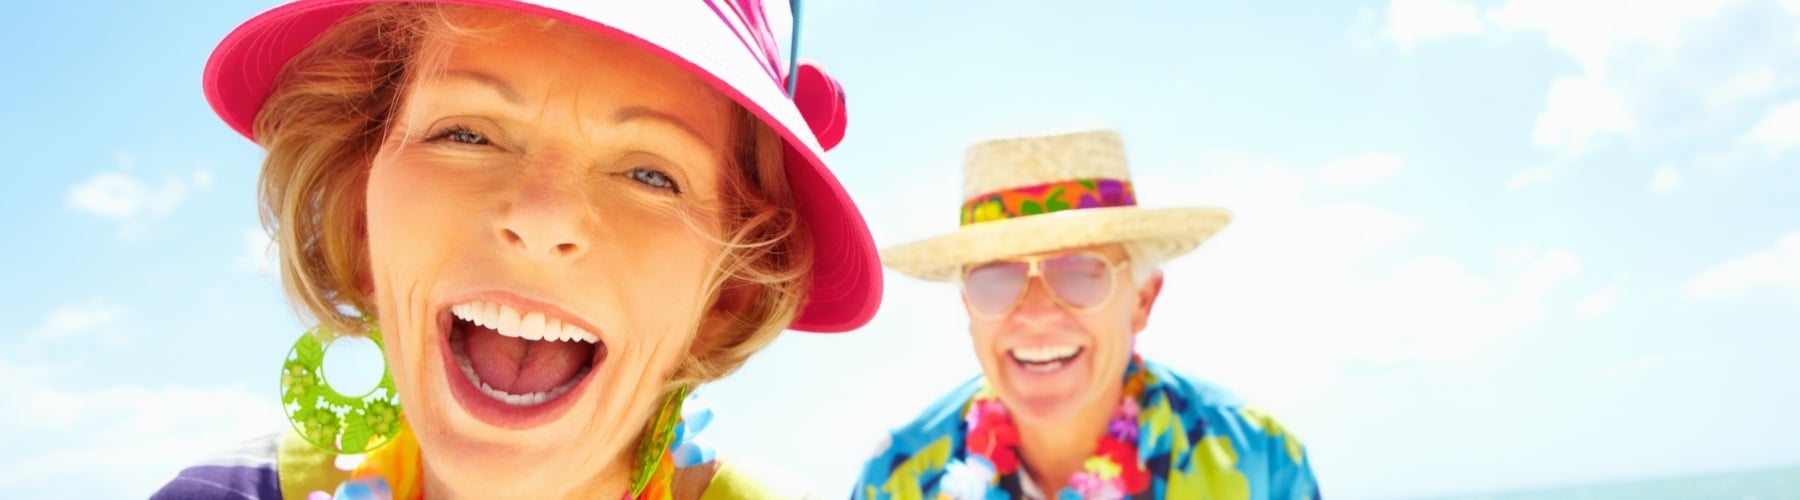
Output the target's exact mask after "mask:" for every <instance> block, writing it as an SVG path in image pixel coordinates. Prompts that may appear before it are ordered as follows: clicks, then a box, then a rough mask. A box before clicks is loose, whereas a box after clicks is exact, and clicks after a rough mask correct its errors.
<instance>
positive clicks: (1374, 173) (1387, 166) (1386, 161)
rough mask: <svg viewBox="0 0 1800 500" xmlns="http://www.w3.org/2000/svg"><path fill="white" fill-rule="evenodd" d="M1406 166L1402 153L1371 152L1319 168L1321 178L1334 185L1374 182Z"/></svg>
mask: <svg viewBox="0 0 1800 500" xmlns="http://www.w3.org/2000/svg"><path fill="white" fill-rule="evenodd" d="M1405 166H1406V160H1405V159H1404V158H1401V157H1400V155H1396V154H1390V153H1369V154H1366V155H1362V156H1358V157H1354V158H1348V159H1344V160H1338V161H1335V162H1331V163H1328V164H1326V165H1325V167H1324V168H1322V169H1320V170H1319V180H1320V181H1322V182H1324V183H1325V184H1326V185H1328V186H1333V187H1350V186H1361V185H1367V184H1374V183H1376V182H1379V181H1382V180H1385V179H1387V178H1389V177H1393V176H1394V174H1398V173H1400V169H1402V168H1404V167H1405Z"/></svg>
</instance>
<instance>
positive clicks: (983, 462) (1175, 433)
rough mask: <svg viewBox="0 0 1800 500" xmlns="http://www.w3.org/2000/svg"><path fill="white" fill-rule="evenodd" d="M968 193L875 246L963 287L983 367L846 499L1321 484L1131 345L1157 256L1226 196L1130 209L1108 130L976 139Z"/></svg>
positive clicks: (1141, 494)
mask: <svg viewBox="0 0 1800 500" xmlns="http://www.w3.org/2000/svg"><path fill="white" fill-rule="evenodd" d="M963 191H964V198H965V200H966V201H965V202H964V204H963V206H962V227H961V228H960V230H958V231H956V232H955V233H951V234H948V235H944V236H939V237H936V238H931V239H927V240H924V241H918V242H913V243H909V244H906V245H901V246H898V247H894V248H889V249H887V250H885V251H884V252H883V254H882V261H883V263H884V264H885V265H887V266H888V267H890V268H892V269H895V270H897V271H900V272H902V273H905V274H907V275H910V276H913V277H916V278H920V279H925V280H931V281H954V282H956V283H957V284H958V285H959V287H960V288H961V290H962V296H963V303H964V305H965V307H966V309H967V310H968V313H969V332H970V337H971V340H972V341H973V344H974V347H975V357H976V359H978V360H980V362H981V369H982V375H983V376H981V377H978V378H976V379H974V380H971V381H969V382H968V383H966V384H963V385H962V386H961V387H958V388H957V389H956V390H954V391H952V392H951V393H950V394H949V395H947V396H945V397H944V398H942V399H940V400H939V401H938V402H936V403H934V404H933V405H932V406H931V407H930V408H929V409H927V410H926V411H925V412H924V413H923V414H922V415H920V416H919V418H918V419H916V420H914V421H913V422H912V423H910V424H908V425H906V426H903V427H901V428H900V429H897V430H895V431H894V432H893V433H892V434H891V436H889V438H890V439H889V442H888V443H887V444H886V445H885V446H884V447H883V448H884V449H882V450H881V451H880V452H879V453H878V454H877V455H876V456H875V457H874V458H873V459H871V460H870V461H869V463H868V465H867V466H866V467H865V469H864V472H863V477H862V480H861V481H860V482H859V483H858V484H857V486H856V490H855V492H854V493H853V494H852V496H853V497H855V498H864V499H871V500H873V499H889V498H894V499H899V498H943V497H946V496H947V497H951V498H986V499H1047V498H1059V499H1060V498H1183V499H1187V498H1209V499H1247V498H1259V499H1260V498H1269V499H1308V498H1318V489H1317V486H1316V484H1315V482H1314V479H1313V475H1312V471H1311V468H1310V466H1309V465H1308V463H1307V458H1306V452H1305V450H1304V449H1303V448H1302V447H1301V445H1300V443H1299V440H1298V439H1297V438H1295V437H1294V436H1293V435H1291V434H1289V433H1288V432H1287V431H1286V430H1284V429H1282V427H1281V426H1280V425H1279V424H1277V423H1276V421H1275V420H1274V419H1273V418H1270V417H1269V416H1268V415H1266V414H1263V413H1260V412H1258V411H1256V410H1254V409H1251V408H1249V407H1246V406H1244V405H1243V404H1242V403H1241V402H1240V401H1239V400H1237V399H1235V398H1233V397H1232V396H1230V395H1229V394H1227V393H1226V392H1225V391H1224V390H1222V389H1220V388H1217V387H1215V386H1212V385H1210V384H1208V383H1206V382H1203V381H1200V380H1198V379H1195V378H1192V377H1188V376H1185V375H1182V374H1180V373H1178V372H1176V371H1173V370H1171V369H1169V368H1168V367H1165V366H1163V365H1160V364H1157V363H1154V362H1150V361H1146V360H1145V359H1144V358H1143V357H1141V356H1139V355H1138V353H1137V352H1136V345H1137V336H1138V334H1139V333H1140V332H1142V331H1143V329H1144V326H1145V325H1146V324H1147V323H1148V321H1149V319H1150V311H1151V309H1152V306H1154V305H1156V299H1157V296H1158V294H1159V293H1160V292H1161V290H1162V285H1163V276H1162V272H1161V271H1160V269H1159V264H1160V263H1161V262H1163V261H1165V260H1167V259H1170V258H1174V257H1177V256H1180V255H1182V254H1185V253H1187V252H1189V251H1191V250H1193V249H1194V248H1195V247H1197V246H1199V245H1200V243H1201V242H1203V241H1205V240H1206V239H1207V238H1208V237H1210V236H1212V234H1213V233H1215V232H1217V231H1218V230H1219V229H1221V228H1223V227H1224V226H1225V225H1226V224H1227V223H1228V222H1229V221H1230V218H1231V216H1230V214H1229V213H1228V212H1226V211H1224V210H1220V209H1214V208H1164V209H1142V208H1138V207H1137V206H1136V205H1137V200H1136V197H1135V196H1134V195H1133V191H1132V186H1131V181H1130V173H1129V170H1128V168H1127V166H1126V162H1125V153H1124V146H1123V144H1122V141H1121V140H1120V139H1119V136H1118V134H1117V133H1114V132H1112V131H1105V130H1099V131H1084V132H1078V133H1069V134H1058V135H1046V136H1036V137H1022V138H1009V139H1001V140H994V141H988V142H983V143H980V144H976V145H975V146H973V147H971V148H970V149H969V150H968V153H967V158H966V164H965V166H964V181H963Z"/></svg>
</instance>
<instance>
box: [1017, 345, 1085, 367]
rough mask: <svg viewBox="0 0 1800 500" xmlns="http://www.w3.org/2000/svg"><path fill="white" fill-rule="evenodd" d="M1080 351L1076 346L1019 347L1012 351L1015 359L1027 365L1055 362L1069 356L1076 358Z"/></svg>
mask: <svg viewBox="0 0 1800 500" xmlns="http://www.w3.org/2000/svg"><path fill="white" fill-rule="evenodd" d="M1080 350H1081V348H1080V347H1076V346H1072V345H1051V346H1041V347H1019V348H1014V349H1013V350H1012V355H1013V357H1014V358H1017V359H1018V360H1019V361H1024V362H1027V363H1042V362H1046V361H1055V360H1058V359H1062V358H1066V357H1069V356H1074V355H1075V352H1076V351H1080Z"/></svg>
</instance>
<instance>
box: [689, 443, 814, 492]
mask: <svg viewBox="0 0 1800 500" xmlns="http://www.w3.org/2000/svg"><path fill="white" fill-rule="evenodd" d="M676 481H677V483H678V484H679V483H681V482H684V481H685V482H696V481H697V482H698V483H699V484H704V485H705V488H704V489H703V490H701V491H699V492H698V495H694V494H693V493H692V492H693V491H694V489H688V490H686V491H687V493H686V494H683V489H684V488H682V487H680V486H679V485H678V486H677V487H676V497H677V498H695V499H699V500H739V499H778V498H780V499H785V498H814V497H815V495H814V494H813V491H812V488H811V487H810V486H809V485H807V484H806V482H805V481H803V480H801V479H799V478H798V477H796V476H794V475H793V474H790V473H788V472H787V471H784V470H781V469H779V468H777V467H774V466H771V465H768V464H766V463H762V462H759V461H757V460H755V459H751V458H749V457H745V456H742V455H735V454H734V455H730V456H721V457H719V458H718V459H717V460H714V461H712V462H708V463H705V464H701V465H699V466H695V467H688V468H684V469H680V470H679V472H677V477H676ZM690 484H692V483H690ZM695 489H698V488H695Z"/></svg>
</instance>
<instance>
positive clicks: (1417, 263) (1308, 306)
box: [888, 153, 1581, 407]
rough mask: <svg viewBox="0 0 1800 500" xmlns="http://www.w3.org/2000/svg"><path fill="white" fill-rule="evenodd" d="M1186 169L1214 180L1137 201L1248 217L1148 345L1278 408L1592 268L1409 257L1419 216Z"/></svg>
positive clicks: (1501, 257)
mask: <svg viewBox="0 0 1800 500" xmlns="http://www.w3.org/2000/svg"><path fill="white" fill-rule="evenodd" d="M1185 163H1199V164H1205V165H1210V166H1212V167H1213V168H1209V169H1208V172H1209V173H1212V175H1208V176H1206V177H1203V178H1197V179H1190V178H1172V177H1170V176H1169V175H1167V174H1166V173H1167V172H1170V171H1171V170H1172V169H1163V170H1160V171H1159V172H1160V173H1164V175H1159V176H1156V177H1148V176H1146V177H1145V178H1146V179H1153V181H1147V182H1144V183H1143V184H1144V188H1142V189H1141V190H1140V191H1141V193H1140V196H1141V197H1142V198H1143V199H1144V200H1156V199H1182V200H1189V199H1191V200H1207V201H1208V202H1209V203H1217V204H1219V205H1221V206H1224V207H1226V208H1229V209H1232V210H1233V211H1234V212H1236V214H1237V218H1236V219H1235V220H1234V222H1233V223H1232V225H1231V226H1230V227H1227V228H1226V229H1225V230H1224V231H1222V232H1221V233H1219V235H1218V236H1216V237H1215V239H1213V240H1212V241H1209V242H1207V243H1206V244H1205V245H1204V246H1203V247H1202V248H1201V249H1200V250H1198V251H1197V252H1196V254H1195V255H1193V256H1191V257H1188V258H1184V259H1181V260H1177V261H1174V262H1171V263H1169V265H1168V273H1167V275H1168V276H1169V277H1170V278H1169V281H1168V282H1167V283H1166V288H1165V289H1164V292H1163V296H1162V298H1160V299H1158V302H1159V303H1160V304H1165V306H1163V307H1160V308H1158V309H1157V312H1156V313H1155V315H1154V316H1153V317H1152V320H1151V327H1150V330H1147V332H1146V335H1145V336H1144V337H1142V338H1140V343H1141V345H1142V346H1143V349H1144V350H1145V352H1155V353H1158V355H1159V356H1162V357H1164V358H1167V359H1170V361H1169V362H1171V363H1175V364H1177V365H1180V366H1192V367H1207V368H1206V370H1205V371H1204V372H1203V373H1202V375H1203V376H1208V377H1214V378H1216V379H1218V380H1219V381H1221V382H1223V383H1225V384H1226V385H1228V386H1232V387H1234V388H1237V389H1239V390H1240V391H1241V392H1244V393H1246V394H1249V395H1252V396H1255V397H1256V398H1257V399H1260V400H1266V401H1270V402H1271V405H1272V406H1276V407H1279V406H1281V405H1284V404H1300V402H1301V401H1305V400H1306V398H1307V395H1309V394H1311V393H1312V392H1313V391H1316V390H1318V389H1319V388H1320V387H1323V386H1324V385H1326V384H1327V383H1328V382H1329V381H1330V380H1332V379H1333V378H1334V377H1335V374H1336V373H1337V372H1338V371H1339V370H1340V369H1342V368H1343V367H1345V366H1348V365H1354V364H1362V363H1394V362H1401V363H1410V362H1442V361H1448V360H1454V359H1460V358H1462V357H1465V356H1468V355H1471V354H1475V353H1479V352H1481V351H1483V350H1484V349H1486V348H1487V347H1488V346H1490V345H1492V344H1493V343H1494V342H1496V341H1499V340H1501V339H1504V338H1506V337H1508V336H1510V335H1512V334H1514V333H1516V332H1518V331H1520V330H1522V329H1524V328H1527V327H1530V326H1531V325H1533V324H1536V323H1537V322H1538V321H1540V320H1541V319H1542V318H1543V317H1544V311H1545V310H1547V308H1548V304H1549V303H1550V301H1551V300H1552V299H1554V298H1555V297H1556V296H1557V295H1556V294H1557V293H1558V292H1559V291H1560V290H1561V289H1562V288H1563V287H1564V286H1565V284H1566V283H1567V282H1568V281H1569V280H1570V279H1571V278H1573V277H1574V276H1577V275H1579V273H1580V272H1581V263H1580V259H1578V258H1577V257H1576V256H1574V255H1573V254H1570V253H1568V252H1566V251H1561V250H1557V249H1539V248H1537V247H1535V246H1531V245H1520V246H1517V247H1512V248H1508V249H1505V250H1504V251H1496V252H1495V256H1496V257H1495V259H1494V260H1493V261H1491V262H1480V261H1477V262H1465V261H1462V260H1458V259H1455V258H1452V257H1449V256H1445V255H1439V254H1433V253H1410V254H1409V253H1406V252H1404V251H1403V249H1404V248H1405V247H1406V242H1408V241H1411V238H1413V237H1415V236H1416V235H1418V234H1419V233H1421V232H1423V227H1422V226H1421V224H1420V222H1419V220H1418V219H1417V218H1414V217H1411V216H1407V215H1403V214H1399V213H1395V212H1393V211H1392V210H1389V209H1386V208H1383V207H1380V206H1376V205H1373V204H1368V203H1361V202H1351V203H1317V202H1312V201H1309V198H1311V196H1312V195H1313V193H1316V192H1318V191H1320V190H1321V189H1324V184H1323V181H1322V180H1319V179H1317V178H1313V177H1308V176H1302V175H1297V174H1296V173H1295V172H1294V171H1293V170H1292V169H1289V168H1287V167H1285V166H1283V165H1280V164H1279V163H1276V162H1271V161H1267V160H1264V159H1259V158H1255V157H1252V156H1248V155H1242V154H1237V153H1211V154H1208V155H1206V157H1205V160H1204V161H1201V162H1185ZM1488 264H1492V265H1488ZM1478 268H1479V269H1486V268H1492V269H1493V271H1491V272H1480V273H1478V272H1476V271H1474V270H1473V269H1478ZM1167 304H1180V305H1179V306H1168V305H1167ZM888 307H895V308H904V307H906V306H904V305H896V304H890V305H889V306H888ZM1159 325H1161V326H1159ZM1158 332H1160V333H1158ZM1192 333H1203V334H1201V335H1192ZM1247 352H1248V353H1280V354H1265V355H1258V356H1244V355H1243V353H1247Z"/></svg>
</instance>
